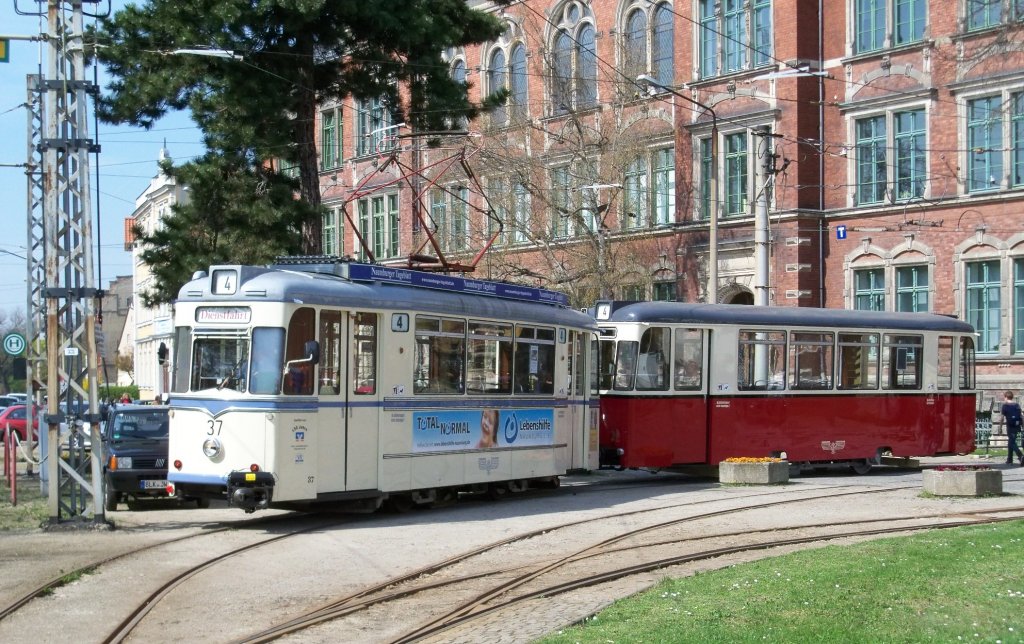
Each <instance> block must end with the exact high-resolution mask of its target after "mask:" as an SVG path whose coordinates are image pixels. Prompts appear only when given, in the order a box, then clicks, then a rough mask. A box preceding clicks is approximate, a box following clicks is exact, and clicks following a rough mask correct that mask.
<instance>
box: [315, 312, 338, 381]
mask: <svg viewBox="0 0 1024 644" xmlns="http://www.w3.org/2000/svg"><path fill="white" fill-rule="evenodd" d="M341 320H342V318H341V311H320V388H319V393H320V395H322V396H335V395H337V394H339V393H340V392H341V390H340V389H339V382H340V375H341V365H342V364H343V363H342V360H343V359H344V356H343V355H342V347H343V346H344V345H343V343H342V339H341Z"/></svg>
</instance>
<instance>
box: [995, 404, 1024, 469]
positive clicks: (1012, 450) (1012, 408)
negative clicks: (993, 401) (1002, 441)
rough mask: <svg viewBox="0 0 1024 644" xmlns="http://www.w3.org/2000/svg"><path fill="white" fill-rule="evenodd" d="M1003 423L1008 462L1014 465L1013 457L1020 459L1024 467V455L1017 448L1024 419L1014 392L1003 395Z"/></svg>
mask: <svg viewBox="0 0 1024 644" xmlns="http://www.w3.org/2000/svg"><path fill="white" fill-rule="evenodd" d="M999 413H1001V414H1002V416H1003V422H1004V423H1005V424H1006V462H1007V463H1008V464H1012V463H1013V455H1014V454H1016V455H1017V458H1019V459H1020V464H1021V466H1022V467H1024V453H1021V450H1020V448H1019V447H1017V437H1018V436H1020V432H1021V424H1022V421H1024V418H1022V416H1021V410H1020V404H1018V403H1017V402H1015V401H1014V400H1013V392H1012V391H1007V392H1006V393H1004V394H1003V407H1002V409H1001V410H1000V412H999Z"/></svg>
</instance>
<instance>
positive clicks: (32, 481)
mask: <svg viewBox="0 0 1024 644" xmlns="http://www.w3.org/2000/svg"><path fill="white" fill-rule="evenodd" d="M3 461H4V454H3V449H2V444H0V463H3ZM18 471H19V472H20V474H19V475H18V505H12V504H11V485H10V481H8V480H7V479H6V478H0V532H4V531H8V530H33V529H35V528H38V527H39V525H40V524H41V523H42V522H43V521H45V520H46V519H47V518H49V516H50V514H49V510H48V508H47V506H46V497H45V496H43V495H42V493H41V492H40V491H39V468H38V467H36V469H35V472H36V474H35V476H31V477H30V476H26V475H25V474H24V472H25V462H24V461H21V462H20V463H19V464H18ZM2 472H3V467H2V465H0V473H2Z"/></svg>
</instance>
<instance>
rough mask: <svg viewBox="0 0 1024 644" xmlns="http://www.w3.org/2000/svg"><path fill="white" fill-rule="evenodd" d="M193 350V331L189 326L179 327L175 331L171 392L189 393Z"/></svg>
mask: <svg viewBox="0 0 1024 644" xmlns="http://www.w3.org/2000/svg"><path fill="white" fill-rule="evenodd" d="M191 350H192V335H191V329H190V328H189V327H187V326H179V327H177V328H175V329H174V362H173V363H172V364H171V368H172V369H174V371H173V372H171V391H172V392H174V393H184V392H186V391H188V381H189V373H190V371H189V362H188V356H189V353H190V352H191Z"/></svg>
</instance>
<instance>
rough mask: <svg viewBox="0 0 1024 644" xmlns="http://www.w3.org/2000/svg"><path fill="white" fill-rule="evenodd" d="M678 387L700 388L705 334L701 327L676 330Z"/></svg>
mask: <svg viewBox="0 0 1024 644" xmlns="http://www.w3.org/2000/svg"><path fill="white" fill-rule="evenodd" d="M675 345H676V346H675V362H674V366H675V373H676V389H677V390H680V391H687V390H695V389H700V388H701V384H702V382H703V373H702V371H703V369H704V334H703V332H702V331H701V330H700V329H676V331H675Z"/></svg>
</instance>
